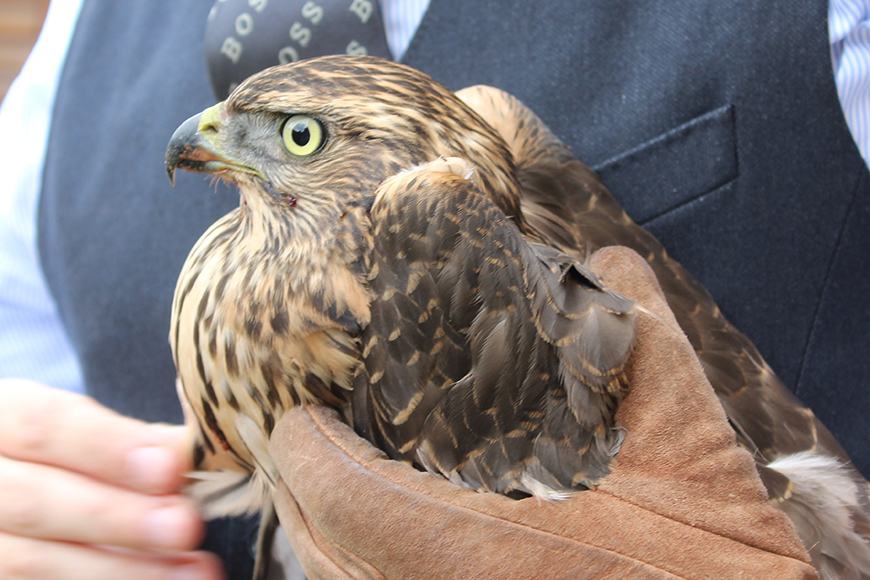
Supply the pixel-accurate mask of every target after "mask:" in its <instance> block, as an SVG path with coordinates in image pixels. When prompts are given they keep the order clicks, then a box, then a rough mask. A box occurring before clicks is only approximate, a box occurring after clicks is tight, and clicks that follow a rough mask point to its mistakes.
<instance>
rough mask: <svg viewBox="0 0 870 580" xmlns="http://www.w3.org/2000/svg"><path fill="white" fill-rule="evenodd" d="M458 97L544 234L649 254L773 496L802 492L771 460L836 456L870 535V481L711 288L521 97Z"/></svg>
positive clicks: (568, 247)
mask: <svg viewBox="0 0 870 580" xmlns="http://www.w3.org/2000/svg"><path fill="white" fill-rule="evenodd" d="M457 94H458V96H459V97H460V98H461V99H462V100H463V101H465V102H466V104H468V105H469V106H470V107H471V108H472V109H474V110H475V112H476V113H478V114H479V115H480V116H481V117H483V118H484V120H486V121H487V122H488V123H489V124H490V125H491V126H493V128H495V129H496V130H497V131H498V132H499V133H500V134H501V136H502V137H503V138H504V139H505V141H507V143H508V146H509V147H510V149H511V152H512V154H513V155H514V161H515V163H516V165H517V171H518V177H519V180H520V182H521V184H522V196H523V197H522V209H523V213H524V217H525V219H526V221H527V223H528V224H529V225H530V226H531V228H533V229H534V230H535V231H536V232H537V233H538V234H539V235H541V236H542V237H543V238H544V239H546V240H549V241H550V242H551V243H552V244H553V245H554V246H556V247H557V248H559V249H561V250H562V251H563V252H566V253H569V254H571V255H572V256H573V257H574V258H575V259H578V260H581V261H583V260H585V259H586V257H587V256H589V255H590V254H591V253H592V252H594V251H595V250H597V249H598V248H601V247H604V246H610V245H622V246H627V247H630V248H632V249H634V250H635V251H637V252H638V253H639V254H641V255H642V256H644V257H645V258H646V259H647V261H648V262H649V264H650V266H651V267H652V268H653V270H654V271H655V274H656V276H657V277H658V280H659V283H660V284H661V286H662V289H663V291H664V293H665V296H666V297H667V300H668V304H669V306H670V307H671V308H672V309H673V311H674V315H675V316H676V318H677V321H678V322H679V324H680V327H681V328H682V330H683V331H684V332H685V333H686V334H687V335H688V338H689V340H690V341H691V343H692V346H693V347H694V348H695V350H696V352H697V353H698V357H699V358H700V360H701V363H702V365H703V367H704V370H705V373H706V375H707V377H708V379H709V380H710V383H711V384H712V386H713V388H714V390H715V392H716V394H717V395H718V397H719V400H720V402H721V403H722V406H723V407H724V409H725V411H726V413H727V415H728V418H729V420H730V422H731V424H732V426H733V427H734V429H735V431H736V433H737V438H738V442H739V443H740V444H741V445H742V446H744V447H745V448H747V449H748V450H749V451H750V452H751V453H753V455H754V456H755V458H756V461H757V463H758V466H759V474H760V476H761V478H762V481H764V483H765V485H766V487H767V488H768V491H769V493H770V495H771V499H772V501H773V502H774V503H779V502H783V501H788V500H789V498H790V496H791V494H792V492H793V487H792V485H791V482H790V481H789V479H788V478H786V477H784V476H783V475H782V474H781V473H779V472H777V471H774V470H772V469H768V468H767V467H766V465H767V464H768V463H770V462H771V461H772V460H774V459H777V458H779V457H783V456H787V455H790V454H793V453H798V452H802V451H816V452H818V453H820V454H822V455H827V456H832V457H836V458H838V459H840V460H841V461H844V462H845V463H846V469H847V471H848V472H849V474H850V477H851V479H852V480H853V481H854V483H855V485H856V487H857V489H858V495H859V497H858V499H857V501H858V503H860V504H861V505H862V506H863V509H858V510H855V511H853V512H852V519H853V522H854V524H855V527H856V530H857V531H858V532H859V533H860V534H861V535H863V536H864V537H870V534H868V532H870V526H868V521H870V520H868V515H870V509H868V502H867V495H868V484H867V481H865V480H864V478H863V477H862V476H861V475H860V474H859V473H858V472H857V470H855V469H854V467H852V465H851V462H850V461H849V459H848V456H847V455H846V453H845V451H844V450H843V449H842V447H841V446H840V444H839V443H838V442H837V441H836V439H835V438H834V437H833V435H831V433H830V432H829V431H828V430H827V429H826V428H825V427H824V425H822V424H821V422H820V421H819V420H818V419H817V418H816V416H815V415H814V414H813V412H812V411H811V410H810V409H808V408H807V407H806V406H804V405H803V404H802V403H801V402H800V401H799V400H798V399H797V397H795V396H794V395H793V394H792V393H791V391H789V390H788V389H787V388H786V387H785V386H784V385H783V383H782V381H781V380H780V379H779V378H778V377H777V376H776V374H775V373H774V372H773V371H772V370H771V369H770V367H769V366H768V365H767V363H766V362H765V361H764V359H763V357H762V356H761V354H760V353H759V352H758V350H757V349H756V347H755V345H753V344H752V342H751V341H750V340H749V339H748V338H747V337H746V336H745V335H743V334H742V333H741V332H739V331H738V330H737V329H736V328H735V327H734V326H732V325H731V324H730V323H729V322H728V321H727V320H726V319H725V318H724V316H723V315H722V313H721V312H720V310H719V308H718V307H717V306H716V303H715V301H714V300H713V298H712V296H710V294H709V293H708V292H707V290H706V289H705V288H704V287H703V286H702V285H701V284H700V283H699V282H698V281H697V280H696V279H695V278H694V277H693V276H692V275H691V274H689V273H688V272H687V271H686V270H685V269H684V268H683V267H682V266H681V265H680V264H679V263H678V262H677V261H676V260H674V259H672V258H671V257H670V256H668V254H667V252H666V251H665V249H664V248H663V247H662V245H661V244H660V243H659V242H658V240H656V239H655V238H654V237H653V236H652V235H651V234H650V233H649V232H647V231H646V230H644V229H643V228H641V227H640V226H638V225H637V224H635V223H634V222H633V221H632V220H631V218H630V217H629V216H628V215H627V214H626V213H625V211H624V210H623V209H622V207H621V206H620V205H619V203H618V202H617V201H616V199H615V198H614V197H613V195H612V194H611V193H610V192H609V191H608V190H607V188H606V187H605V186H604V185H603V184H602V183H601V181H600V180H599V179H598V177H597V176H596V175H595V174H594V172H592V171H591V170H590V169H589V168H587V167H586V166H585V165H583V164H582V163H581V162H580V161H578V160H577V158H576V157H575V156H574V155H573V154H572V153H571V151H570V150H569V149H568V148H567V147H566V146H565V145H564V144H563V143H562V142H561V141H560V140H559V139H558V138H557V137H556V136H555V135H553V133H552V132H551V131H550V130H549V129H548V128H547V127H546V125H544V124H543V122H541V120H540V119H538V117H537V116H536V115H535V114H534V113H533V112H532V111H530V110H529V109H528V108H526V107H525V106H524V105H523V104H522V103H521V102H520V101H518V100H517V99H515V98H514V97H512V96H510V95H508V94H507V93H504V92H502V91H499V90H497V89H493V88H490V87H470V88H469V89H464V90H463V91H460V92H459V93H457ZM605 282H606V281H605ZM784 509H788V506H786V507H784ZM802 535H803V534H802ZM815 558H816V555H815V554H814V559H815Z"/></svg>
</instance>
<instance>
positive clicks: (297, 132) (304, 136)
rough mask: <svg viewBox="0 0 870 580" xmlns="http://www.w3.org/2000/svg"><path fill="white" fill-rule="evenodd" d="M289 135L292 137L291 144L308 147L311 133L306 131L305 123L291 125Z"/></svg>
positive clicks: (306, 125)
mask: <svg viewBox="0 0 870 580" xmlns="http://www.w3.org/2000/svg"><path fill="white" fill-rule="evenodd" d="M291 134H292V136H293V142H294V143H296V144H297V145H299V146H300V147H305V146H306V145H308V142H309V141H311V131H309V130H308V124H307V123H297V124H295V125H293V130H292V132H291Z"/></svg>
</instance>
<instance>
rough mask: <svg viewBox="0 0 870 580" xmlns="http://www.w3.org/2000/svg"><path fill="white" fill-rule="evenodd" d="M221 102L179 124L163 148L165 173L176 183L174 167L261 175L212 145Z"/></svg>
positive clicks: (198, 171) (207, 171)
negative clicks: (164, 151) (164, 149)
mask: <svg viewBox="0 0 870 580" xmlns="http://www.w3.org/2000/svg"><path fill="white" fill-rule="evenodd" d="M222 105H223V103H218V104H217V105H214V106H213V107H209V108H208V109H206V110H205V111H203V112H202V113H200V114H198V115H194V116H193V117H191V118H190V119H188V120H187V121H185V122H184V123H182V124H181V126H179V127H178V129H176V130H175V133H173V134H172V138H171V139H170V140H169V145H167V147H166V158H165V166H166V174H167V175H168V176H169V181H170V183H172V185H175V170H176V169H179V168H180V169H184V170H186V171H193V172H196V173H223V172H227V171H237V172H241V173H250V174H253V175H260V173H259V172H258V171H257V170H255V169H253V168H251V167H248V166H246V165H242V164H240V163H237V162H235V161H233V160H232V159H229V158H228V157H226V156H225V155H223V154H222V153H221V152H220V150H219V147H218V146H217V145H216V144H215V142H214V141H215V139H214V138H215V137H216V136H217V134H218V132H219V131H220V126H221V119H220V108H221V106H222Z"/></svg>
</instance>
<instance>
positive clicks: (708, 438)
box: [270, 248, 816, 580]
mask: <svg viewBox="0 0 870 580" xmlns="http://www.w3.org/2000/svg"><path fill="white" fill-rule="evenodd" d="M591 265H592V269H593V270H594V271H595V272H596V273H597V274H598V275H599V276H600V277H601V279H602V281H603V282H604V284H605V285H607V286H608V287H610V288H612V289H614V290H616V291H617V292H620V293H622V294H624V295H626V296H628V297H629V298H631V299H633V300H635V301H636V302H638V303H640V304H642V305H643V306H645V307H646V308H648V309H649V310H651V311H652V312H654V313H656V314H657V315H658V316H659V317H660V318H661V320H658V319H656V318H655V317H653V316H651V315H650V314H648V313H641V314H639V316H638V325H637V327H638V328H637V332H638V338H637V346H636V348H635V351H634V353H633V354H632V359H631V361H630V363H629V368H628V375H629V379H630V385H631V391H630V393H629V395H628V396H627V397H626V399H625V400H624V402H623V403H622V404H621V406H620V409H619V412H618V413H617V417H616V418H617V422H618V424H620V425H622V426H623V427H625V428H626V430H627V432H628V434H627V436H626V438H625V441H624V443H623V445H622V449H621V451H620V452H619V455H618V457H617V461H616V464H615V466H614V469H613V471H612V473H611V474H610V475H608V476H607V477H606V478H605V479H604V481H603V482H602V483H601V485H600V486H599V487H598V488H597V489H595V490H590V491H585V492H582V493H578V494H576V495H575V496H573V497H572V498H571V499H568V500H564V501H555V502H542V501H539V500H537V499H534V498H528V499H523V500H519V501H517V500H512V499H509V498H507V497H504V496H501V495H496V494H490V493H477V492H474V491H470V490H466V489H462V488H460V487H458V486H456V485H454V484H452V483H450V482H448V481H446V480H444V479H442V478H440V477H436V476H433V475H430V474H428V473H422V472H419V471H417V470H415V469H413V468H412V467H409V466H407V465H404V464H401V463H398V462H395V461H390V460H388V459H387V458H386V457H385V455H384V454H383V453H381V452H380V451H379V450H377V449H375V448H374V447H373V446H371V445H370V444H369V443H368V442H367V441H365V440H363V439H361V438H359V437H358V436H357V435H356V434H355V433H354V432H353V431H352V430H351V429H350V428H349V427H347V426H346V425H344V424H343V423H341V422H340V421H339V419H338V416H337V414H336V413H335V412H333V411H331V410H328V409H325V408H321V407H302V408H297V409H294V410H293V411H291V412H290V413H287V415H286V416H285V417H284V419H283V420H282V421H281V422H280V423H279V424H278V427H277V429H276V430H275V432H274V434H273V436H272V441H271V445H270V451H271V453H272V455H273V457H274V458H275V461H276V463H277V465H278V466H279V469H280V472H281V477H282V479H283V482H282V485H281V486H280V487H279V490H278V493H277V497H276V507H277V510H278V514H279V517H280V519H281V522H282V524H283V526H284V529H285V530H286V532H287V534H288V536H289V539H290V543H291V545H292V546H293V548H294V550H295V551H296V553H297V555H298V557H299V559H300V561H301V563H302V566H303V568H304V569H305V571H306V573H307V574H308V577H309V578H311V579H319V578H339V579H348V578H388V579H411V578H426V579H431V578H474V579H484V578H500V579H503V578H524V579H527V578H548V579H549V578H575V579H576V578H590V579H593V578H594V579H596V580H600V579H611V578H612V579H615V578H670V579H672V578H698V579H700V578H704V579H710V578H723V579H726V578H727V579H729V580H730V579H733V578H750V579H760V578H775V579H792V578H805V579H809V578H815V577H816V574H815V572H814V570H813V568H812V566H811V565H810V564H809V557H808V555H807V553H806V551H805V550H804V548H803V546H802V545H801V543H800V540H799V539H798V537H797V535H796V534H795V532H794V529H793V528H792V526H791V523H790V522H789V521H788V519H787V518H786V517H785V515H784V514H782V513H781V512H779V511H777V510H775V509H773V508H772V507H770V506H768V503H767V493H766V492H765V490H764V487H763V486H762V484H761V481H760V480H759V478H758V475H757V473H756V470H755V467H754V463H753V461H752V458H751V457H750V456H749V454H748V453H747V452H745V451H743V450H742V449H739V448H737V447H736V445H735V442H734V441H735V438H734V433H733V431H732V430H731V428H730V427H729V426H728V423H727V420H726V418H725V414H724V412H723V411H722V408H721V407H720V405H719V403H718V401H717V399H716V396H715V395H714V393H713V390H712V388H711V387H710V384H709V383H708V382H707V379H706V378H705V377H704V373H703V371H702V370H701V366H700V364H699V362H698V360H697V358H696V356H695V354H694V352H693V350H692V348H691V346H690V345H689V342H688V341H687V339H686V338H685V336H684V335H683V334H682V333H681V332H679V331H678V330H676V329H677V328H678V327H677V324H676V321H675V320H674V318H673V315H672V313H671V311H670V310H669V309H668V307H667V305H666V303H665V301H664V298H663V296H662V294H661V290H660V288H659V286H658V284H657V282H656V280H655V276H654V275H653V273H652V271H651V270H650V269H649V268H648V267H647V265H646V263H645V262H644V260H643V259H642V258H640V256H638V255H637V254H635V253H634V252H632V251H631V250H627V249H625V248H606V249H604V250H601V251H599V252H597V253H596V254H595V255H594V256H593V260H592V264H591Z"/></svg>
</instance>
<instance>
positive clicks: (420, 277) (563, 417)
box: [354, 163, 634, 492]
mask: <svg viewBox="0 0 870 580" xmlns="http://www.w3.org/2000/svg"><path fill="white" fill-rule="evenodd" d="M443 169H444V164H443V163H442V164H433V165H432V167H427V166H424V167H423V168H420V169H417V170H414V171H410V172H406V173H403V174H400V175H399V176H396V177H395V178H393V179H391V180H389V181H388V182H387V183H385V184H384V185H383V186H382V188H381V189H382V190H381V191H379V192H378V195H377V197H376V199H377V201H376V203H375V204H374V206H373V207H372V210H371V217H372V225H373V230H374V232H375V236H374V237H375V243H374V250H373V255H372V263H373V272H374V274H373V275H372V276H370V280H369V284H370V287H371V290H372V294H373V296H374V297H375V298H374V300H373V302H372V305H371V308H372V322H371V324H370V325H369V326H368V327H367V328H366V329H364V331H363V337H362V342H363V344H364V345H371V346H370V347H368V346H366V347H365V348H364V354H365V356H364V360H363V363H364V364H363V367H364V369H363V371H362V374H363V375H366V376H367V377H368V379H369V380H368V381H366V380H360V381H358V382H357V385H359V386H361V388H362V389H366V393H365V395H363V394H362V393H359V392H357V393H355V394H354V397H355V400H356V399H357V398H359V397H365V398H366V399H367V400H366V402H365V405H363V406H361V407H360V410H358V413H357V415H356V416H355V421H357V422H362V423H363V424H362V425H357V428H358V430H359V431H360V432H361V433H363V434H368V436H369V437H370V438H371V439H372V440H373V441H375V442H381V443H383V442H388V443H389V444H388V445H387V446H386V447H385V448H386V450H387V452H388V453H389V455H391V456H392V457H395V458H400V459H405V460H408V461H416V462H418V463H420V464H421V465H423V466H425V467H427V468H428V469H430V470H433V471H437V472H440V473H442V474H443V475H445V476H446V477H448V478H451V479H454V480H458V481H462V482H464V483H465V484H466V485H469V486H471V487H473V488H484V489H487V490H492V491H500V492H510V491H511V490H515V489H519V490H524V491H527V492H535V491H536V490H537V488H538V487H539V486H540V484H543V485H544V486H545V487H546V488H548V489H554V490H561V489H579V488H582V487H583V486H586V485H589V484H590V483H591V482H593V481H594V480H596V479H597V478H600V477H601V476H603V475H604V474H605V473H607V471H608V465H609V463H610V461H611V459H612V457H613V455H614V454H615V451H616V449H618V441H619V440H620V438H621V434H620V432H619V430H618V429H615V428H614V427H613V412H614V410H615V407H616V404H617V403H618V401H619V399H620V398H621V397H622V396H623V388H622V386H623V379H622V368H623V365H624V363H625V361H626V359H627V357H628V355H629V353H630V350H631V345H632V343H633V340H634V318H633V317H634V313H633V305H632V304H631V302H630V301H628V300H627V299H625V298H623V297H621V296H618V295H616V294H613V293H611V292H609V291H607V290H605V289H604V288H603V287H602V286H601V284H600V283H599V282H598V280H597V279H596V278H595V276H594V275H593V274H592V273H591V272H589V271H588V270H587V269H586V268H585V267H584V266H583V265H582V264H580V263H578V262H576V261H575V260H573V259H572V258H570V257H568V256H567V255H565V254H564V253H562V252H559V251H556V250H553V249H552V248H547V247H545V246H540V245H538V244H534V243H530V242H528V241H526V240H525V239H524V238H523V236H522V235H521V233H520V231H519V230H518V229H517V227H516V225H514V223H513V222H512V221H511V220H510V219H509V218H508V217H507V216H505V215H504V213H503V212H502V211H501V210H500V209H499V208H498V207H497V206H496V205H495V204H494V203H493V202H492V201H490V200H489V199H488V198H487V197H486V196H484V195H483V194H482V193H481V192H480V191H479V190H478V189H477V187H476V186H475V185H474V184H473V183H472V182H471V181H469V180H468V179H466V178H465V177H464V176H463V175H457V174H455V173H452V172H450V171H444V170H443ZM463 174H464V172H463ZM412 257H413V259H411V258H412ZM421 321H422V322H421ZM605 335H606V336H605ZM391 338H392V340H391ZM409 358H413V364H409ZM613 385H617V387H616V388H612V387H613ZM362 409H365V412H362V411H361V410H362Z"/></svg>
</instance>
